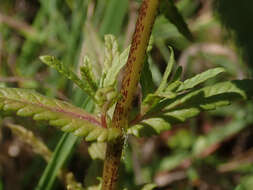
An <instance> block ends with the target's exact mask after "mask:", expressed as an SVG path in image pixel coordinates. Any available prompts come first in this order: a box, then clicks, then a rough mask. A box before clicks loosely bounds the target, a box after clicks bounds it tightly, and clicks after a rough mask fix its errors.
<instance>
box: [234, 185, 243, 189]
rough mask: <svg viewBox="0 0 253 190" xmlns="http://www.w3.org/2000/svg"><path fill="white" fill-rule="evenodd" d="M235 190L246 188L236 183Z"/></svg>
mask: <svg viewBox="0 0 253 190" xmlns="http://www.w3.org/2000/svg"><path fill="white" fill-rule="evenodd" d="M235 190H246V189H245V187H244V186H243V185H238V186H237V187H236V188H235Z"/></svg>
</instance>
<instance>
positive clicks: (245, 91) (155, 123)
mask: <svg viewBox="0 0 253 190" xmlns="http://www.w3.org/2000/svg"><path fill="white" fill-rule="evenodd" d="M252 82H253V80H235V81H227V82H221V83H217V84H215V85H212V86H207V87H204V88H201V89H199V90H195V91H192V92H189V93H187V94H183V95H179V96H177V97H176V98H172V99H169V98H167V99H164V100H161V101H160V102H159V103H157V104H156V105H155V106H154V107H151V109H150V110H149V111H148V112H147V113H146V114H144V115H143V116H142V118H143V119H142V120H141V121H140V122H139V123H138V124H136V125H134V126H131V127H130V128H129V129H128V133H129V134H133V135H135V136H137V137H140V136H141V137H142V136H151V135H154V134H159V133H161V132H162V131H165V130H168V129H170V126H171V125H172V124H176V123H181V122H185V121H186V120H187V119H189V118H192V117H194V116H196V115H198V114H199V113H200V112H201V111H204V110H212V109H215V108H217V107H220V106H225V105H228V104H230V103H231V101H233V100H236V99H246V98H250V97H252V96H253V87H252V86H251V84H252ZM158 101H159V99H158Z"/></svg>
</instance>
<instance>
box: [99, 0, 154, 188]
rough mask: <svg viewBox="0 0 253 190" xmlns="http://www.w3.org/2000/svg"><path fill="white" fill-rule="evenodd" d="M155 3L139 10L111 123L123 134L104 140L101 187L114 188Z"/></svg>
mask: <svg viewBox="0 0 253 190" xmlns="http://www.w3.org/2000/svg"><path fill="white" fill-rule="evenodd" d="M158 6H159V0H143V2H142V4H141V7H140V10H139V16H138V19H137V22H136V26H135V32H134V35H133V39H132V43H131V49H130V53H129V57H128V60H127V64H126V67H125V70H124V75H123V81H122V86H121V90H120V93H121V96H122V98H121V99H119V101H118V102H117V104H116V108H115V111H114V114H113V119H112V124H111V126H110V127H115V128H119V129H121V131H122V135H121V136H120V137H119V138H118V139H116V140H115V141H113V142H108V143H107V149H106V157H105V162H104V170H103V184H102V190H115V189H116V182H117V180H118V171H119V166H120V159H121V154H122V149H123V145H124V138H125V137H124V135H123V133H124V130H126V129H127V127H128V115H129V112H130V111H131V108H132V102H133V99H134V96H135V92H136V90H137V85H138V83H139V80H140V73H141V69H142V65H143V63H144V58H145V53H146V49H147V47H148V43H149V38H150V34H151V31H152V27H153V24H154V21H155V17H156V13H157V9H158Z"/></svg>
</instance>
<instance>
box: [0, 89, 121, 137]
mask: <svg viewBox="0 0 253 190" xmlns="http://www.w3.org/2000/svg"><path fill="white" fill-rule="evenodd" d="M0 108H1V109H3V110H4V111H8V110H11V111H15V112H17V115H19V116H32V117H33V119H34V120H48V121H49V124H50V125H53V126H57V127H60V128H61V130H63V131H66V132H73V133H74V134H75V135H77V136H81V137H86V138H85V139H86V140H87V141H94V140H97V141H110V140H112V139H114V138H115V137H117V136H118V135H119V130H116V129H112V128H111V129H105V128H103V127H101V124H100V121H99V120H98V118H96V117H95V116H94V115H91V114H88V113H86V112H85V111H84V110H82V109H80V108H78V107H75V106H73V105H71V104H70V103H67V102H64V101H60V100H56V99H51V98H47V97H45V96H42V95H40V94H38V93H36V92H33V91H29V90H25V89H16V88H0Z"/></svg>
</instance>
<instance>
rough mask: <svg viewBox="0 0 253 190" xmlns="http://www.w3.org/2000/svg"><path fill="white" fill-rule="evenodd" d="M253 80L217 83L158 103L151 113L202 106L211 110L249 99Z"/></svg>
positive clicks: (252, 91)
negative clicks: (234, 101)
mask: <svg viewBox="0 0 253 190" xmlns="http://www.w3.org/2000/svg"><path fill="white" fill-rule="evenodd" d="M252 82H253V80H250V79H245V80H234V81H227V82H220V83H216V84H214V85H212V86H207V87H204V88H201V89H198V90H195V91H192V92H189V93H187V94H183V95H180V96H178V97H176V98H174V99H165V100H163V101H161V102H160V103H158V104H157V105H156V106H155V107H154V108H153V109H152V110H150V112H156V111H159V110H161V109H165V110H167V111H169V110H172V109H176V108H178V107H186V106H188V107H189V106H190V107H193V106H194V105H198V106H200V107H201V108H202V109H205V110H210V109H214V108H215V107H216V106H219V105H221V104H226V105H227V104H229V103H230V101H231V100H234V99H247V98H250V97H252V95H253V87H251V86H252V85H251V84H252Z"/></svg>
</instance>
